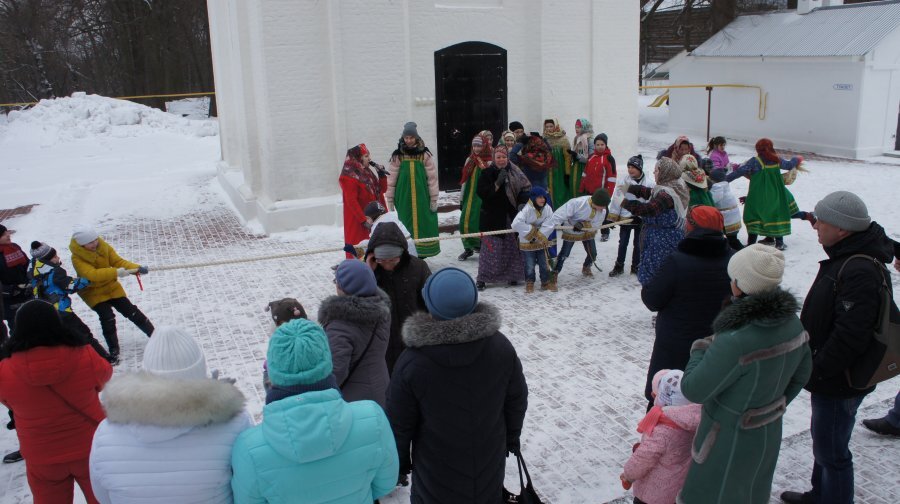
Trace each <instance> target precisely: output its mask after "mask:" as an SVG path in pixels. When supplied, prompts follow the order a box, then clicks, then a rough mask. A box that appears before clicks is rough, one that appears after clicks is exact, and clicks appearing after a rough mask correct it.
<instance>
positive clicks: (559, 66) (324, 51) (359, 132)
mask: <svg viewBox="0 0 900 504" xmlns="http://www.w3.org/2000/svg"><path fill="white" fill-rule="evenodd" d="M208 4H209V11H210V22H211V26H212V27H211V31H212V33H213V36H212V46H213V61H214V65H213V68H214V72H215V76H216V91H217V98H218V99H219V101H218V107H219V111H220V124H221V131H222V136H221V139H222V142H223V162H222V164H221V168H220V177H219V179H220V181H221V182H222V185H223V186H224V187H225V189H226V191H227V192H228V193H229V195H230V196H231V198H232V200H233V201H234V202H235V205H236V206H237V208H238V210H239V212H240V213H241V214H242V215H243V216H244V217H245V218H246V219H248V220H249V219H253V218H257V219H259V221H260V223H261V224H262V225H263V227H265V228H266V229H267V230H269V231H277V230H283V229H291V228H296V227H297V226H300V225H306V224H313V223H324V224H335V223H338V222H339V221H340V209H339V204H340V194H339V189H338V184H337V176H338V173H339V171H340V167H341V165H342V163H343V157H344V152H345V151H346V149H347V148H349V147H351V146H353V145H356V144H358V143H362V142H365V143H366V144H367V145H368V147H369V149H370V150H371V151H372V153H373V159H375V160H376V161H378V162H381V163H386V162H387V161H388V158H389V156H390V154H391V152H392V151H393V150H394V148H396V145H397V140H398V138H399V136H400V132H401V129H402V126H403V124H404V123H405V122H407V121H410V120H412V121H415V122H416V123H418V125H419V133H420V134H421V135H422V137H423V139H424V140H425V142H426V144H427V145H429V146H430V147H431V149H432V151H433V152H437V145H436V138H437V135H436V133H437V132H436V109H435V104H434V97H435V82H434V78H435V77H434V52H435V51H436V50H439V49H442V48H444V47H447V46H451V45H454V44H457V43H460V42H466V41H484V42H489V43H492V44H495V45H497V46H500V47H502V48H504V49H506V50H507V82H508V92H507V100H508V115H509V118H510V120H520V121H522V122H523V123H524V124H525V126H526V128H527V129H529V130H534V131H540V130H541V127H542V122H543V119H544V118H550V117H555V118H559V119H560V121H561V122H562V124H563V127H564V129H566V130H567V132H568V133H569V136H570V137H571V136H572V135H573V134H574V122H575V119H577V118H579V117H588V118H589V119H591V120H592V121H593V123H594V125H595V131H597V132H598V133H599V132H600V131H605V132H606V133H608V134H609V136H610V143H611V146H612V148H613V149H614V152H616V153H617V154H619V153H621V154H620V155H623V156H629V155H631V154H633V151H634V149H635V146H636V144H637V104H636V100H634V95H635V91H636V85H637V84H636V83H637V65H638V63H637V62H638V32H639V30H638V26H639V21H638V15H639V12H638V9H623V8H622V4H621V2H620V1H617V0H545V1H543V2H542V1H540V0H479V1H475V0H436V1H425V0H399V1H388V0H379V1H372V0H368V1H367V0H341V1H330V2H323V1H313V0H302V1H297V0H246V1H241V2H234V1H230V0H208Z"/></svg>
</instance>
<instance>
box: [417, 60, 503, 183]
mask: <svg viewBox="0 0 900 504" xmlns="http://www.w3.org/2000/svg"><path fill="white" fill-rule="evenodd" d="M434 82H435V88H436V89H435V103H436V108H437V142H438V145H437V149H438V150H437V156H438V172H439V174H440V186H441V189H442V190H445V191H446V190H452V189H459V177H460V174H461V173H462V167H463V164H464V163H465V161H466V157H467V156H468V155H469V150H470V149H471V143H472V137H474V136H475V135H476V134H478V132H479V131H481V130H485V129H486V130H490V131H491V132H492V133H493V134H494V144H496V143H497V140H499V138H500V133H501V132H503V130H505V129H506V124H507V122H506V121H507V116H506V49H503V48H502V47H498V46H495V45H493V44H488V43H486V42H462V43H460V44H456V45H452V46H450V47H445V48H444V49H441V50H439V51H435V52H434Z"/></svg>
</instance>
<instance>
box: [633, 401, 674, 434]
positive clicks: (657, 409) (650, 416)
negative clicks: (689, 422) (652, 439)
mask: <svg viewBox="0 0 900 504" xmlns="http://www.w3.org/2000/svg"><path fill="white" fill-rule="evenodd" d="M657 425H668V426H669V427H674V428H676V429H681V430H684V428H683V427H681V426H680V425H678V424H677V423H675V422H674V421H673V420H672V419H671V418H669V417H667V416H666V414H665V413H664V412H663V407H662V406H654V407H652V408H650V411H648V412H647V415H646V416H644V418H642V419H641V421H640V422H639V423H638V426H637V431H638V432H640V433H641V434H646V435H648V436H649V435H651V434H653V430H654V429H655V428H656V426H657Z"/></svg>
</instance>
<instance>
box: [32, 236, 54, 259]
mask: <svg viewBox="0 0 900 504" xmlns="http://www.w3.org/2000/svg"><path fill="white" fill-rule="evenodd" d="M31 257H34V258H35V259H37V260H38V261H41V262H42V263H46V262H47V261H49V260H50V259H53V258H54V257H56V249H55V248H53V247H51V246H50V245H47V244H46V243H44V242H39V241H33V242H31Z"/></svg>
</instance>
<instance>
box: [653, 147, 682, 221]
mask: <svg viewBox="0 0 900 504" xmlns="http://www.w3.org/2000/svg"><path fill="white" fill-rule="evenodd" d="M656 168H657V170H658V171H659V174H658V175H657V178H656V186H655V187H654V188H653V190H652V191H651V192H650V193H651V195H652V196H656V195H657V194H659V193H660V191H662V192H665V193H666V194H668V195H669V196H671V197H672V200H673V202H674V203H675V212H676V213H677V214H678V220H679V225H680V226H682V227H683V226H684V217H685V215H686V213H687V208H688V205H689V203H690V201H691V193H690V191H689V190H688V187H687V185H686V184H685V183H684V180H682V179H681V168H680V167H679V166H678V163H676V162H675V161H673V160H672V159H671V158H667V157H664V158H660V160H659V161H657V162H656Z"/></svg>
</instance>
